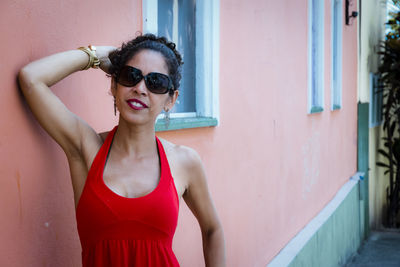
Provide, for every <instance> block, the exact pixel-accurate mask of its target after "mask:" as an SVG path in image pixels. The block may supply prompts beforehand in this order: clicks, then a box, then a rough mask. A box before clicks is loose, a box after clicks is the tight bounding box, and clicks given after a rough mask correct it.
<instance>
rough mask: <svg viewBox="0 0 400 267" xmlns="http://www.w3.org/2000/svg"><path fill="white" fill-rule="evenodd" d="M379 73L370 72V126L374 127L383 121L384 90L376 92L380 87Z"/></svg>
mask: <svg viewBox="0 0 400 267" xmlns="http://www.w3.org/2000/svg"><path fill="white" fill-rule="evenodd" d="M379 85H380V84H379V74H375V73H372V72H371V73H370V74H369V99H370V101H369V128H374V127H377V126H379V125H381V124H382V122H383V114H382V112H383V111H382V108H383V92H380V93H379V94H376V91H378V90H380V89H381V88H379V87H380V86H379Z"/></svg>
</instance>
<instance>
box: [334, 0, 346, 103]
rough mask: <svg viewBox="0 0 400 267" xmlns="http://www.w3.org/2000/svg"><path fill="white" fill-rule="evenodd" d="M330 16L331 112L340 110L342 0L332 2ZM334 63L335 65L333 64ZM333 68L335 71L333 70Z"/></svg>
mask: <svg viewBox="0 0 400 267" xmlns="http://www.w3.org/2000/svg"><path fill="white" fill-rule="evenodd" d="M335 2H338V5H336V7H337V9H336V10H335ZM331 14H332V20H331V21H332V23H331V24H332V29H331V31H332V57H331V62H332V65H331V74H332V75H331V110H337V109H341V108H342V71H343V60H342V56H343V52H342V47H343V43H342V40H343V0H332V13H331ZM335 16H336V18H335ZM335 22H336V23H335ZM335 33H336V36H335ZM335 48H336V49H335ZM335 62H336V65H335V64H334V63H335ZM335 66H336V69H334V68H335ZM334 73H336V77H334Z"/></svg>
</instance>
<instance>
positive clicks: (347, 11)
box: [346, 0, 358, 25]
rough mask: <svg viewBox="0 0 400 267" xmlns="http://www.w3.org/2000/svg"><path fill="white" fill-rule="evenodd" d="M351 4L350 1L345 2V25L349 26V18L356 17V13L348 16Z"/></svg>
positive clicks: (353, 12)
mask: <svg viewBox="0 0 400 267" xmlns="http://www.w3.org/2000/svg"><path fill="white" fill-rule="evenodd" d="M352 2H353V1H352V0H346V25H350V19H351V18H356V17H357V16H358V12H357V11H352V12H351V14H349V13H350V11H349V6H350V5H351V4H352Z"/></svg>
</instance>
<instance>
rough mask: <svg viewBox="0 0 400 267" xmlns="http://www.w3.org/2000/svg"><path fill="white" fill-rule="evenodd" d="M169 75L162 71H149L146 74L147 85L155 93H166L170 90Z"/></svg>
mask: <svg viewBox="0 0 400 267" xmlns="http://www.w3.org/2000/svg"><path fill="white" fill-rule="evenodd" d="M168 85H169V79H168V76H166V75H164V74H161V73H149V74H148V75H147V76H146V86H147V88H149V90H150V91H151V92H153V93H155V94H165V93H166V92H167V91H168Z"/></svg>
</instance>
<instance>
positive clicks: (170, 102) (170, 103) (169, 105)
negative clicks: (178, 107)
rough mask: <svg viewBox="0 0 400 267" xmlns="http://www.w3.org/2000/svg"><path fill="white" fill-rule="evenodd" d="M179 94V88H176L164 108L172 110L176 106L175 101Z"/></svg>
mask: <svg viewBox="0 0 400 267" xmlns="http://www.w3.org/2000/svg"><path fill="white" fill-rule="evenodd" d="M178 96H179V91H178V90H175V91H174V94H173V95H169V96H168V98H167V101H166V102H165V106H164V110H166V109H168V110H171V109H172V108H173V107H174V105H175V102H176V100H177V99H178Z"/></svg>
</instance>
